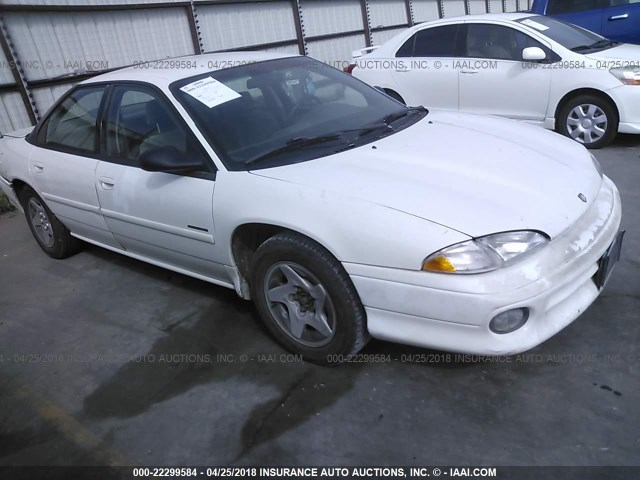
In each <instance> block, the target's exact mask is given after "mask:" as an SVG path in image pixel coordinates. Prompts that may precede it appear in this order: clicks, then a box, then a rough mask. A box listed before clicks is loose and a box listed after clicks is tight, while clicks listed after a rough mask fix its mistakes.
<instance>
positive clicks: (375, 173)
mask: <svg viewBox="0 0 640 480" xmlns="http://www.w3.org/2000/svg"><path fill="white" fill-rule="evenodd" d="M252 173H253V174H255V175H260V176H263V177H270V178H273V179H278V180H281V181H286V182H291V183H295V184H299V185H304V186H306V187H311V188H316V189H320V190H322V191H323V193H324V194H330V193H334V194H339V195H342V196H344V197H345V200H346V199H347V198H348V197H355V198H358V199H360V200H365V201H368V202H371V203H375V204H378V205H382V206H385V207H388V208H391V209H394V210H398V211H401V212H404V213H407V214H410V215H414V216H418V217H421V218H423V219H425V220H429V221H431V222H435V223H438V224H441V225H444V226H446V227H448V228H452V229H455V230H457V231H459V232H462V233H465V234H467V235H469V236H472V237H478V236H482V235H487V234H491V233H496V232H502V231H509V230H520V229H533V230H540V231H543V232H545V233H547V234H548V235H549V236H551V237H554V236H556V235H558V234H559V233H561V232H562V231H563V230H565V229H566V228H568V227H569V226H570V225H571V224H572V223H573V222H574V221H575V220H576V219H577V218H578V217H579V216H580V215H582V213H584V211H585V210H586V209H587V208H588V205H589V204H590V203H591V202H592V201H593V199H594V198H595V196H596V193H597V191H598V190H599V188H600V183H601V181H602V179H601V177H600V175H599V174H598V173H597V171H596V169H595V168H594V166H593V162H592V161H591V158H590V156H589V153H588V151H587V150H586V149H585V148H584V147H582V146H581V145H578V144H577V143H575V142H573V141H571V140H569V139H566V138H564V137H561V136H560V135H557V134H555V133H552V132H548V131H545V130H543V129H541V128H539V127H534V126H530V125H523V124H519V123H517V122H515V121H511V120H505V119H499V118H495V117H488V116H487V117H485V116H477V115H469V114H459V113H453V112H431V113H430V114H429V115H428V116H427V117H425V118H424V119H422V120H421V121H420V122H418V123H416V124H415V125H413V126H411V127H409V128H407V129H405V130H402V131H401V132H399V133H396V134H394V135H391V136H389V137H386V138H384V139H382V140H378V141H376V142H374V143H372V144H369V145H365V146H362V147H358V148H355V149H352V150H348V151H346V152H342V153H338V154H335V155H332V156H327V157H323V158H319V159H316V160H311V161H307V162H302V163H298V164H293V165H287V166H281V167H276V168H268V169H262V170H255V171H253V172H252ZM579 194H583V195H584V196H585V197H586V198H587V202H584V201H582V200H581V199H580V198H579V197H578V195H579Z"/></svg>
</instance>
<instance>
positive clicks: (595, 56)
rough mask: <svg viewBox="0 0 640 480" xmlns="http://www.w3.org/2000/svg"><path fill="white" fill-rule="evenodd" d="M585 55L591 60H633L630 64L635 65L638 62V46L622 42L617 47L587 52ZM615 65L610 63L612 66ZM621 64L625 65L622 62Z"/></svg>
mask: <svg viewBox="0 0 640 480" xmlns="http://www.w3.org/2000/svg"><path fill="white" fill-rule="evenodd" d="M586 57H588V58H591V59H592V60H604V59H606V60H621V61H633V62H634V63H633V64H632V65H637V64H638V62H640V46H639V45H631V44H629V43H623V44H622V45H618V46H617V47H613V48H608V49H606V50H601V51H599V52H594V53H589V54H587V55H586ZM613 66H615V65H612V67H613ZM622 66H625V65H624V64H623V65H622Z"/></svg>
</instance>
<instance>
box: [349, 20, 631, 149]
mask: <svg viewBox="0 0 640 480" xmlns="http://www.w3.org/2000/svg"><path fill="white" fill-rule="evenodd" d="M354 57H355V58H354V62H353V64H352V65H351V67H350V69H349V70H351V71H352V73H353V75H355V76H356V77H357V78H360V79H362V80H364V81H365V82H367V83H369V84H370V85H374V86H377V87H381V88H384V89H385V91H386V92H387V93H389V94H390V95H391V96H393V97H394V98H396V99H397V100H399V101H402V102H403V103H406V104H407V105H424V106H426V107H428V108H438V109H447V110H459V111H463V112H470V113H479V114H491V115H500V116H503V117H508V118H513V119H516V120H523V121H526V122H530V123H535V124H538V125H541V126H544V127H546V128H549V129H555V130H556V131H557V132H559V133H561V134H563V135H566V136H568V137H571V138H573V139H575V140H577V141H578V142H580V143H582V144H584V145H585V146H587V147H589V148H599V147H602V146H604V145H606V144H607V143H608V142H610V141H611V140H612V139H613V138H614V137H615V135H616V132H620V133H634V134H639V133H640V46H638V45H628V44H621V43H619V42H612V41H609V40H606V39H604V38H603V37H601V36H599V35H596V34H595V33H592V32H589V31H587V30H584V29H583V28H581V27H577V26H574V25H571V24H569V23H565V22H563V21H561V20H557V19H554V18H550V17H545V16H540V15H532V14H529V13H510V14H486V15H470V16H464V17H458V18H446V19H442V20H438V21H434V22H428V23H423V24H420V25H417V26H415V27H413V28H410V29H408V30H406V31H404V32H402V33H400V34H398V35H397V36H395V37H394V38H392V39H391V40H389V41H388V42H387V43H385V44H384V45H382V46H380V47H377V48H368V49H364V50H363V51H356V52H354ZM354 65H355V66H354ZM477 121H478V122H481V121H483V120H481V119H478V120H477Z"/></svg>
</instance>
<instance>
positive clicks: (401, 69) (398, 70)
mask: <svg viewBox="0 0 640 480" xmlns="http://www.w3.org/2000/svg"><path fill="white" fill-rule="evenodd" d="M408 71H409V69H408V68H406V67H405V68H396V72H398V73H407V72H408Z"/></svg>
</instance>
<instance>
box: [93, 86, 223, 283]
mask: <svg viewBox="0 0 640 480" xmlns="http://www.w3.org/2000/svg"><path fill="white" fill-rule="evenodd" d="M102 130H103V135H104V150H105V151H104V152H103V156H104V157H103V158H104V160H102V161H100V163H99V164H98V168H97V170H96V176H95V182H96V190H97V192H98V198H99V200H100V208H101V211H102V214H103V216H104V218H105V220H106V222H107V224H108V226H109V229H110V230H111V232H112V233H113V235H114V236H115V237H116V239H117V240H118V241H119V242H120V243H121V244H122V246H123V247H124V248H125V249H126V250H127V251H128V252H131V253H133V254H135V255H138V256H141V257H144V258H145V259H148V260H151V261H153V262H155V263H159V264H161V265H168V266H171V267H172V268H174V269H183V270H186V271H189V272H191V273H196V274H199V275H203V276H206V277H213V278H221V277H223V276H224V267H223V266H222V265H220V264H218V263H216V262H215V261H214V249H215V230H214V223H213V191H214V187H215V169H214V168H213V166H212V163H211V161H210V159H209V158H208V157H207V155H206V153H205V152H204V150H203V149H202V147H201V146H200V144H199V142H198V140H197V139H196V138H195V137H194V136H193V134H192V132H191V131H190V130H189V128H188V127H187V126H186V125H185V123H184V122H183V121H182V119H181V118H180V116H179V115H178V113H177V111H176V110H175V109H174V108H173V106H172V105H171V104H170V102H169V101H168V99H167V98H166V97H165V95H164V94H163V93H162V92H161V91H159V90H157V89H155V88H154V87H151V86H148V85H143V84H134V83H131V84H122V85H117V86H115V87H114V88H113V91H112V93H111V97H110V101H109V105H108V107H107V111H106V115H105V120H104V126H103V128H102ZM167 146H173V147H175V148H176V149H178V151H179V152H180V153H181V154H183V155H184V158H185V159H186V158H190V159H193V157H199V158H201V160H202V171H200V172H194V173H191V174H185V175H177V174H170V173H163V172H148V171H145V170H142V168H140V165H139V158H140V155H141V154H143V153H145V152H148V151H150V150H153V149H155V148H160V147H167Z"/></svg>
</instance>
